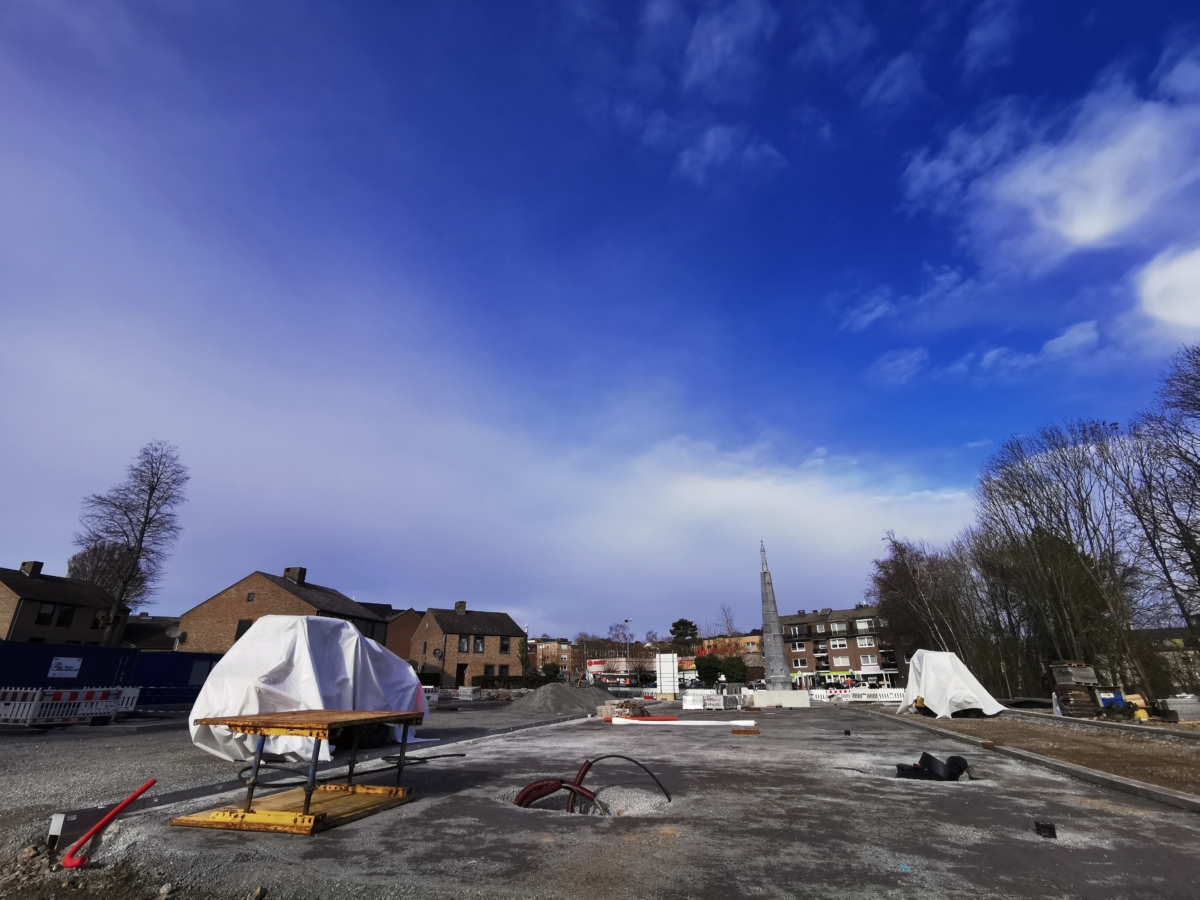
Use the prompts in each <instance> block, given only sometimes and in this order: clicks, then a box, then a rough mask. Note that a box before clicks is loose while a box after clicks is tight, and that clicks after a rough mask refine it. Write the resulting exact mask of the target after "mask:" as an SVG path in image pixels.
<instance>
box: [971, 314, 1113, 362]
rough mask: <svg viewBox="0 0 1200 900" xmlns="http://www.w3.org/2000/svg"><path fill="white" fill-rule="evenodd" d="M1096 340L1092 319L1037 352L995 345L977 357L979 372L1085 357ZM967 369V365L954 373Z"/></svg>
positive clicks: (1097, 336) (1051, 339)
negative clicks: (1026, 351) (1025, 351)
mask: <svg viewBox="0 0 1200 900" xmlns="http://www.w3.org/2000/svg"><path fill="white" fill-rule="evenodd" d="M1099 343H1100V330H1099V328H1098V327H1097V325H1096V323H1095V322H1094V321H1089V322H1079V323H1077V324H1075V325H1072V326H1071V327H1069V328H1067V329H1066V330H1065V331H1063V333H1062V334H1060V335H1058V336H1057V337H1053V338H1050V340H1048V341H1046V342H1045V343H1044V344H1042V347H1041V350H1040V351H1038V352H1037V353H1022V352H1019V351H1016V350H1013V349H1011V348H1009V347H995V348H993V349H991V350H988V351H987V352H985V353H984V354H982V356H981V357H980V359H979V366H978V369H979V371H980V372H981V373H985V374H991V375H1015V374H1017V373H1020V372H1023V371H1025V370H1026V369H1032V368H1034V367H1036V366H1043V365H1046V364H1049V363H1065V362H1071V361H1075V360H1081V359H1085V358H1086V357H1087V356H1088V354H1089V353H1090V352H1091V351H1093V350H1095V349H1096V347H1097V346H1098V345H1099ZM969 371H970V367H969V364H968V365H967V366H966V367H965V368H964V369H963V370H962V371H959V372H957V373H956V374H966V373H967V372H969Z"/></svg>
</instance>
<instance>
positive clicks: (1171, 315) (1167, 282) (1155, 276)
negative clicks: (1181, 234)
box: [1137, 247, 1200, 328]
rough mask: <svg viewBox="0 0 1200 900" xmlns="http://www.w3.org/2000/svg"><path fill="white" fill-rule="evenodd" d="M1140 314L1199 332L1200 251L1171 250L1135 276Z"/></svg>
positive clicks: (1160, 255) (1196, 248) (1195, 249)
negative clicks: (1197, 329)
mask: <svg viewBox="0 0 1200 900" xmlns="http://www.w3.org/2000/svg"><path fill="white" fill-rule="evenodd" d="M1137 290H1138V298H1139V300H1140V303H1141V308H1142V311H1143V312H1145V313H1146V314H1147V315H1149V316H1151V317H1152V318H1154V319H1156V320H1158V321H1160V322H1163V323H1166V324H1168V325H1175V326H1181V327H1183V328H1200V247H1192V248H1190V249H1177V248H1176V249H1171V250H1166V251H1164V252H1162V253H1160V254H1159V255H1158V256H1156V257H1154V259H1152V260H1151V261H1150V262H1149V263H1148V264H1147V265H1146V267H1145V268H1143V269H1142V270H1141V272H1139V273H1138V276H1137Z"/></svg>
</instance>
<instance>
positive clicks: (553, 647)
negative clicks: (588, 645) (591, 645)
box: [529, 635, 582, 675]
mask: <svg viewBox="0 0 1200 900" xmlns="http://www.w3.org/2000/svg"><path fill="white" fill-rule="evenodd" d="M529 662H530V664H531V665H532V666H533V667H534V668H535V669H536V670H537V671H538V672H541V671H542V666H544V665H546V664H547V663H553V664H554V665H556V666H558V667H559V669H560V670H562V671H563V672H566V673H567V674H568V675H571V674H575V673H578V671H579V669H580V667H581V666H582V661H581V659H580V658H579V655H578V653H576V651H575V648H574V647H573V646H571V641H570V640H569V639H568V638H552V637H547V636H546V635H542V636H541V637H540V638H531V639H530V641H529Z"/></svg>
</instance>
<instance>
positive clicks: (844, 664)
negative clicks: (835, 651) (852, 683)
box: [833, 656, 850, 669]
mask: <svg viewBox="0 0 1200 900" xmlns="http://www.w3.org/2000/svg"><path fill="white" fill-rule="evenodd" d="M833 664H834V665H835V666H837V667H838V668H839V669H848V668H850V657H848V656H835V657H834V658H833Z"/></svg>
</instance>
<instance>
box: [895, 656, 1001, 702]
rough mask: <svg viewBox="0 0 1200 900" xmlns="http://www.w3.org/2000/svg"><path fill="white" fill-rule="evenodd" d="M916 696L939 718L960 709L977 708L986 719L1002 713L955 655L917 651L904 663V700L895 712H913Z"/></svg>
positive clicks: (993, 699) (994, 699)
mask: <svg viewBox="0 0 1200 900" xmlns="http://www.w3.org/2000/svg"><path fill="white" fill-rule="evenodd" d="M918 697H920V698H922V700H923V702H924V703H925V707H926V708H927V709H928V710H930V711H931V712H932V713H934V715H936V716H937V717H938V718H939V719H946V718H949V717H950V714H951V713H956V712H958V711H959V710H962V709H980V710H983V712H984V714H985V715H989V716H994V715H996V714H997V713H1000V712H1004V707H1003V706H1001V705H1000V704H999V703H997V702H996V698H995V697H993V696H992V695H991V694H989V693H988V692H987V691H986V690H985V689H984V687H983V685H982V684H980V683H979V681H978V680H977V679H976V678H975V676H974V675H972V674H971V670H970V669H968V668H967V667H966V666H965V665H963V661H962V660H961V659H959V658H958V654H956V653H939V652H937V651H935V650H918V651H917V652H916V653H914V654H913V657H912V660H911V661H910V662H909V664H908V685H907V686H906V687H905V688H904V699H903V700H901V701H900V708H899V709H897V710H896V712H897V713H911V712H916V711H917V706H916V700H917V698H918Z"/></svg>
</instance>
